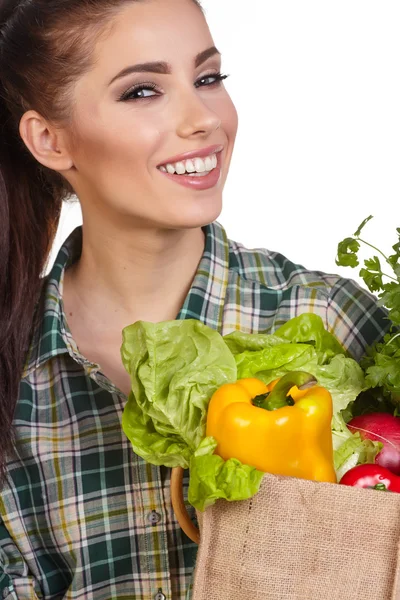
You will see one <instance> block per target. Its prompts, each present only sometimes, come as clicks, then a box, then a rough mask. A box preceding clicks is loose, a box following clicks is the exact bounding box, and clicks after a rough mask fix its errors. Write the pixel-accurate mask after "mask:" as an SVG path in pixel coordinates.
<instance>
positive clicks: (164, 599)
mask: <svg viewBox="0 0 400 600" xmlns="http://www.w3.org/2000/svg"><path fill="white" fill-rule="evenodd" d="M154 600H167V597H166V595H165V594H163V593H162V589H161V588H160V589H159V590H158V592H157V594H156V595H155V596H154Z"/></svg>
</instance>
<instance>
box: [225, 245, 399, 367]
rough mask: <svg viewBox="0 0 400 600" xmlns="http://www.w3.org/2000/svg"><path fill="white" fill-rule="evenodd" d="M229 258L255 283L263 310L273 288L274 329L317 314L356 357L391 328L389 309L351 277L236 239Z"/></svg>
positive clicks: (244, 278)
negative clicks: (244, 243)
mask: <svg viewBox="0 0 400 600" xmlns="http://www.w3.org/2000/svg"><path fill="white" fill-rule="evenodd" d="M229 262H230V269H231V270H232V271H233V272H234V273H235V274H236V277H237V278H238V280H240V281H241V282H243V283H242V285H247V286H251V287H252V289H253V293H254V289H256V290H257V294H258V295H259V298H260V300H259V304H260V311H261V312H262V311H263V308H264V307H265V308H266V310H267V312H268V311H271V301H270V298H271V294H274V297H275V306H276V308H275V317H274V325H273V326H272V330H274V329H275V328H277V327H279V325H281V324H283V322H285V321H287V320H288V319H290V318H291V317H294V316H298V315H299V314H301V313H305V312H313V313H316V314H319V315H320V316H321V318H322V319H323V320H324V323H325V327H326V328H327V329H328V330H329V331H331V332H332V333H334V335H335V336H336V337H337V338H338V340H339V341H340V342H341V343H342V345H343V346H344V347H345V348H346V349H347V350H348V351H349V352H350V354H352V355H353V356H354V357H355V358H357V359H358V358H360V357H361V356H362V354H363V353H364V352H365V349H366V348H367V347H368V346H371V345H373V344H374V343H375V342H376V341H378V340H381V339H382V337H383V336H384V334H385V333H386V332H387V331H388V329H389V326H390V322H389V321H388V319H387V312H386V311H385V309H383V308H382V307H381V306H379V304H378V300H377V298H376V297H375V296H373V295H372V294H371V293H370V292H369V291H368V290H366V289H365V288H363V287H361V286H360V285H359V284H358V283H356V282H355V281H353V280H352V279H348V278H344V277H341V276H340V275H338V274H334V273H325V272H322V271H316V270H309V269H307V268H306V267H304V266H303V265H301V264H298V263H295V262H293V261H292V260H290V259H289V258H287V257H286V256H284V255H282V254H280V253H279V252H274V251H271V250H268V249H266V248H247V247H245V246H244V245H243V244H241V243H238V242H235V241H233V240H229ZM264 299H265V300H264Z"/></svg>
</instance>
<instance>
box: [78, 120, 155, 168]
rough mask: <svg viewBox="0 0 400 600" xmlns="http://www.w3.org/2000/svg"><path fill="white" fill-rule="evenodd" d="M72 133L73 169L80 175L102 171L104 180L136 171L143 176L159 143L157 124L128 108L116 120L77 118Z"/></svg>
mask: <svg viewBox="0 0 400 600" xmlns="http://www.w3.org/2000/svg"><path fill="white" fill-rule="evenodd" d="M76 130H77V140H76V142H75V144H74V146H75V148H74V155H75V157H76V166H77V167H78V169H79V170H80V171H81V172H82V173H83V172H85V171H87V169H90V170H93V169H94V170H95V171H96V172H97V173H100V175H101V172H103V170H104V169H105V168H106V169H107V171H106V173H108V178H110V174H111V173H112V174H113V175H118V177H121V176H123V174H124V172H125V173H126V174H129V175H130V176H132V172H134V171H136V169H137V170H138V171H139V170H140V172H141V173H143V172H144V171H143V169H145V168H146V165H147V164H149V162H151V158H152V156H153V155H154V153H155V152H156V150H157V148H158V147H159V145H160V143H161V142H160V140H161V132H160V129H159V127H158V126H157V122H156V121H155V120H154V119H151V118H143V115H142V116H141V117H140V118H139V114H135V113H134V111H133V110H129V109H128V110H126V111H123V112H122V114H121V115H119V116H118V118H115V114H114V115H113V118H101V117H99V115H95V116H94V115H92V116H88V117H87V118H83V116H81V117H80V119H79V124H78V125H77V127H76ZM111 166H112V169H111V168H110V167H111ZM113 178H114V177H113Z"/></svg>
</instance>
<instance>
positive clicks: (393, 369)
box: [336, 216, 400, 412]
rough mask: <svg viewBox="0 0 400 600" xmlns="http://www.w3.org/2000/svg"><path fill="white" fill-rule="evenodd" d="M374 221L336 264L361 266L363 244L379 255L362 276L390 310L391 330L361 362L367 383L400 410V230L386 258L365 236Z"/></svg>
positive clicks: (348, 242)
mask: <svg viewBox="0 0 400 600" xmlns="http://www.w3.org/2000/svg"><path fill="white" fill-rule="evenodd" d="M371 219H372V216H369V217H367V218H366V219H364V221H363V222H362V223H361V225H360V226H359V228H358V229H357V231H356V232H355V233H354V234H353V236H352V237H348V238H345V239H344V240H343V241H341V242H340V243H339V244H338V251H337V258H336V264H337V265H339V266H342V267H352V268H355V267H357V266H359V264H360V262H359V258H358V253H359V250H360V248H361V245H364V246H367V247H369V248H371V249H372V250H373V251H374V252H376V254H375V255H374V256H372V257H371V258H368V259H366V260H364V267H363V268H361V270H360V272H359V274H360V277H361V278H362V279H363V280H364V282H365V284H366V286H367V287H368V289H369V290H370V292H372V293H373V294H376V295H377V297H378V303H379V304H380V305H381V306H384V307H385V308H386V309H387V311H388V319H389V320H390V322H391V328H390V330H389V333H387V334H386V335H385V337H384V339H383V341H382V342H379V343H377V344H375V345H374V346H373V347H372V348H369V349H368V350H367V353H366V356H365V357H364V358H363V360H362V361H361V366H362V367H363V368H364V370H365V372H366V383H367V385H368V386H369V387H370V388H378V394H376V397H377V399H378V396H379V394H382V396H383V397H384V398H386V399H389V400H390V401H391V402H393V403H395V404H396V405H397V409H396V412H399V411H400V227H398V228H397V229H396V232H397V242H396V243H395V244H394V245H393V246H392V249H393V251H394V253H393V254H391V255H389V256H386V255H385V254H384V253H383V252H382V251H381V250H379V249H378V248H376V247H375V246H373V245H372V244H371V243H370V242H368V241H366V240H365V239H363V238H362V237H361V235H362V231H363V229H364V227H365V225H366V224H367V223H368V221H370V220H371Z"/></svg>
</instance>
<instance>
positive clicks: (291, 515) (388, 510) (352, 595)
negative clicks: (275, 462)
mask: <svg viewBox="0 0 400 600" xmlns="http://www.w3.org/2000/svg"><path fill="white" fill-rule="evenodd" d="M200 524H201V541H200V546H199V553H198V558H197V565H196V570H195V578H194V590H193V595H192V599H193V600H289V599H290V600H303V599H304V600H400V573H399V557H400V554H399V538H400V494H396V493H390V492H382V491H376V490H367V489H359V488H352V487H347V486H342V485H334V484H330V483H317V482H314V481H307V480H302V479H294V478H287V477H278V476H274V475H269V474H268V475H265V477H264V479H263V482H262V485H261V489H260V491H259V493H258V494H257V495H256V496H255V497H254V498H252V499H251V500H248V501H244V502H230V503H229V502H225V501H219V502H217V504H216V505H215V506H213V507H211V508H209V509H207V510H206V511H205V513H204V515H202V518H201V520H200Z"/></svg>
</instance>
